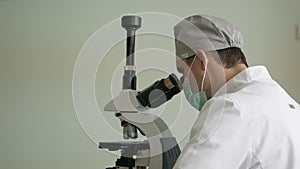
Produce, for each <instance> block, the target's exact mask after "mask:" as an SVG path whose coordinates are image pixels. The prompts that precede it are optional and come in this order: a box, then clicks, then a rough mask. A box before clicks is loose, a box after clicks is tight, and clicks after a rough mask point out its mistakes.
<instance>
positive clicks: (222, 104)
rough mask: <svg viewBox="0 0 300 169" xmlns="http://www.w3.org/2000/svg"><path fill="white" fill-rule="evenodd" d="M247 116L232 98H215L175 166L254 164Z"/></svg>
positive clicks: (210, 168)
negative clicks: (252, 162)
mask: <svg viewBox="0 0 300 169" xmlns="http://www.w3.org/2000/svg"><path fill="white" fill-rule="evenodd" d="M247 119H248V118H247V115H246V114H244V113H243V112H242V110H241V109H240V108H239V106H238V105H237V104H236V103H235V102H234V101H232V100H230V99H229V98H225V97H221V98H213V99H211V100H210V101H209V102H207V104H206V105H205V107H203V110H202V111H201V112H200V115H199V117H198V119H197V120H196V122H195V124H194V127H193V129H192V132H191V138H190V141H189V142H188V143H187V145H186V146H185V147H184V149H183V151H182V154H181V155H180V157H179V158H178V160H177V162H176V164H175V166H174V168H175V169H195V168H198V169H239V168H250V165H251V164H250V163H251V159H252V158H253V155H252V152H251V142H252V131H251V129H250V127H249V122H248V120H247Z"/></svg>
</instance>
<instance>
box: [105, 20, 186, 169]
mask: <svg viewBox="0 0 300 169" xmlns="http://www.w3.org/2000/svg"><path fill="white" fill-rule="evenodd" d="M121 20H122V24H121V25H122V27H123V28H124V29H125V30H126V31H127V38H126V65H125V66H124V75H123V84H122V91H121V93H120V94H119V95H118V96H117V97H115V98H114V99H113V100H112V101H110V102H109V103H108V104H107V105H106V106H105V107H104V110H105V111H110V112H114V113H115V116H116V117H117V118H119V119H120V121H121V126H122V127H123V138H124V139H125V140H124V141H118V142H100V143H99V148H100V149H107V150H108V151H119V152H120V153H121V157H120V158H118V159H117V160H116V162H115V166H114V167H109V168H106V169H171V168H173V166H174V164H175V162H176V160H177V158H178V156H179V155H180V153H181V151H180V148H179V146H178V144H177V141H176V139H175V137H173V136H172V133H171V131H170V130H169V128H168V126H167V125H166V123H165V122H164V121H163V120H162V119H161V118H159V117H157V116H155V115H153V114H150V113H147V112H144V111H146V110H148V109H150V108H156V107H159V106H160V105H162V104H163V103H165V102H167V101H168V100H170V99H171V98H172V97H173V96H174V95H176V94H178V93H179V92H180V91H181V90H182V85H181V84H182V83H181V82H180V80H179V79H178V78H177V77H176V76H175V75H174V74H170V75H169V76H168V77H167V78H163V79H161V80H158V81H156V82H155V83H154V84H152V85H151V86H149V87H147V88H146V89H144V90H142V91H137V90H136V86H137V77H136V75H135V72H136V68H135V65H134V51H135V33H136V31H137V29H139V28H140V27H141V22H142V19H141V18H140V17H139V16H134V15H127V16H123V17H122V18H121ZM138 132H140V134H141V135H143V136H145V137H146V138H147V139H146V140H143V141H132V140H134V139H137V138H138Z"/></svg>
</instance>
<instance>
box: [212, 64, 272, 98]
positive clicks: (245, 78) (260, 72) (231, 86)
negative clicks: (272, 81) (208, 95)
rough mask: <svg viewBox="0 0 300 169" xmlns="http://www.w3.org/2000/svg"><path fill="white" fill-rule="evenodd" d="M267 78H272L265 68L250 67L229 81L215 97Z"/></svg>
mask: <svg viewBox="0 0 300 169" xmlns="http://www.w3.org/2000/svg"><path fill="white" fill-rule="evenodd" d="M266 78H271V76H270V74H269V72H268V70H267V68H266V67H265V66H253V67H248V68H247V69H245V70H243V71H241V72H240V73H238V74H237V75H235V76H234V77H233V78H232V79H230V80H229V81H227V82H226V83H225V84H224V85H223V86H222V87H221V88H220V89H219V90H218V91H217V92H216V93H215V95H214V96H213V97H218V96H221V95H224V94H226V93H233V92H235V91H236V90H238V89H239V86H241V85H243V84H246V83H251V82H254V81H258V80H260V79H266Z"/></svg>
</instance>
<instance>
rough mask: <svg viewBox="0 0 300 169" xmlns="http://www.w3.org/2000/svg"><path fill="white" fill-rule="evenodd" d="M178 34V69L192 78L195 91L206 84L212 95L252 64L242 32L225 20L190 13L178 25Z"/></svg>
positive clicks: (176, 38) (176, 41) (208, 92)
mask: <svg viewBox="0 0 300 169" xmlns="http://www.w3.org/2000/svg"><path fill="white" fill-rule="evenodd" d="M174 34H175V45H176V55H177V69H178V71H179V72H180V73H182V74H183V75H184V76H185V77H187V78H188V80H189V82H190V84H191V88H192V91H193V93H196V92H198V91H200V90H201V87H202V85H203V90H205V91H206V93H207V96H208V98H210V97H212V96H213V95H214V93H215V92H216V91H217V90H218V89H219V88H220V87H221V86H222V85H224V83H225V82H226V81H228V80H230V79H231V78H232V77H233V76H235V75H236V74H237V73H239V72H240V71H242V70H244V69H245V68H246V67H248V64H247V62H246V58H245V56H244V54H243V52H242V45H243V40H242V36H241V33H240V32H239V31H238V30H237V29H236V28H235V27H234V26H232V25H231V24H230V23H228V22H227V21H225V20H223V19H220V18H217V17H212V16H205V15H194V16H190V17H188V18H186V19H184V20H183V21H181V22H179V23H178V24H177V25H176V26H175V27H174ZM203 78H204V81H203Z"/></svg>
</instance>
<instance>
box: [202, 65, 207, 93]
mask: <svg viewBox="0 0 300 169" xmlns="http://www.w3.org/2000/svg"><path fill="white" fill-rule="evenodd" d="M206 73H207V61H205V70H204V75H203V78H202V83H201V91H203V89H204V79H205V77H206Z"/></svg>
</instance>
